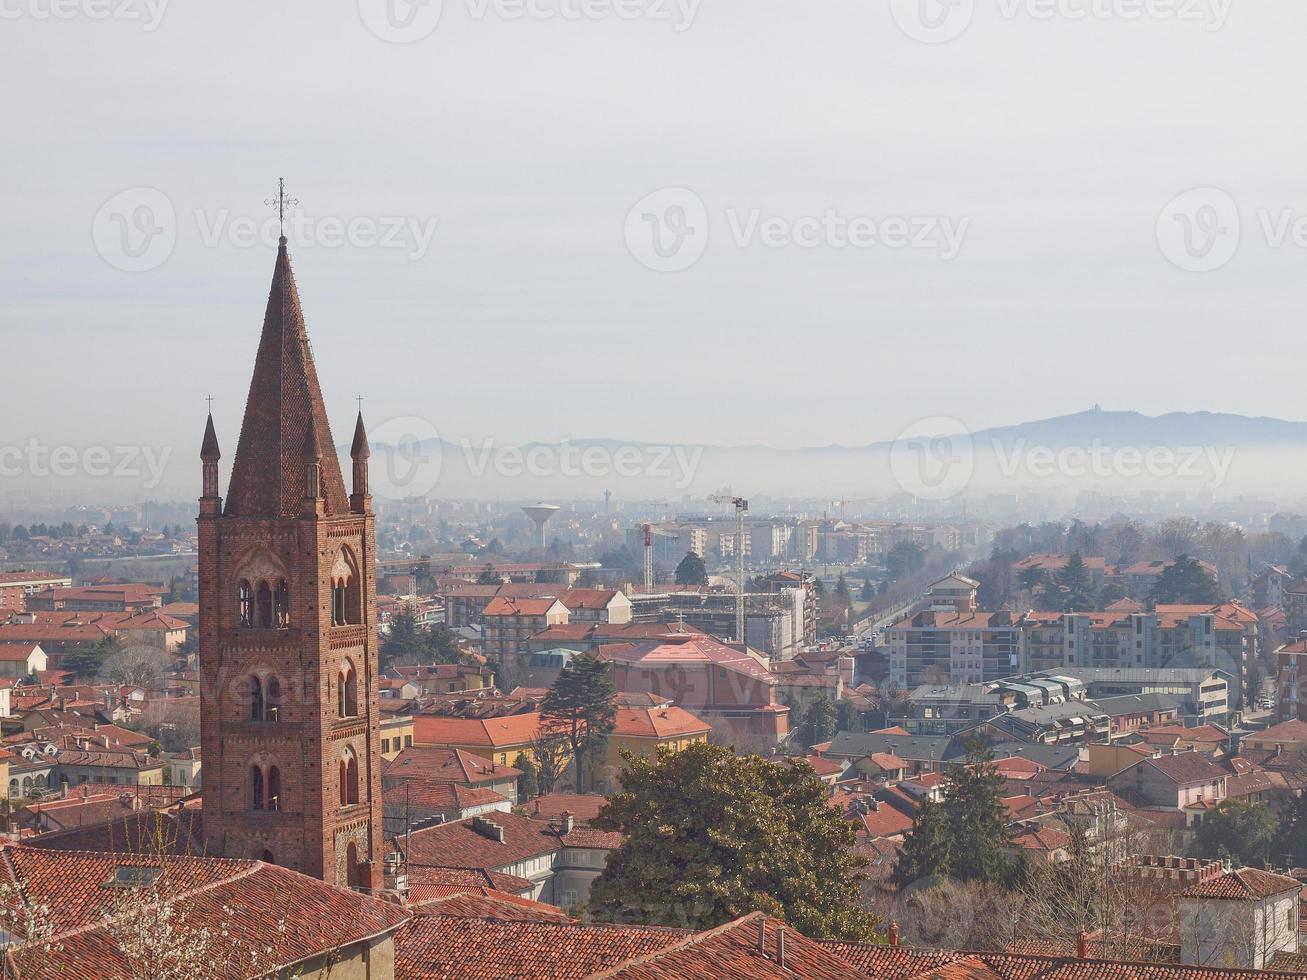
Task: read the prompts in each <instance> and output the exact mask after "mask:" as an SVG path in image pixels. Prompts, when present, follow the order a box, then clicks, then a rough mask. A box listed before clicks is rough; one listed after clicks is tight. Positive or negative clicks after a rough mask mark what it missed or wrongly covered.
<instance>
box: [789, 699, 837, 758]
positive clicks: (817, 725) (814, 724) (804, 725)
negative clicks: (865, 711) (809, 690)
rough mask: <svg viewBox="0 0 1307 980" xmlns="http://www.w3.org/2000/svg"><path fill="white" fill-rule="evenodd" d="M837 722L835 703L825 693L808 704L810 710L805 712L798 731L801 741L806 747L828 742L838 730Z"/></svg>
mask: <svg viewBox="0 0 1307 980" xmlns="http://www.w3.org/2000/svg"><path fill="white" fill-rule="evenodd" d="M835 723H836V715H835V705H834V704H832V703H831V699H830V698H828V697H827V696H826V695H824V694H823V695H821V696H820V697H818V698H816V699H815V700H814V701H813V702H812V704H810V705H808V710H807V711H805V712H804V713H803V721H802V722H801V723H800V725H799V731H798V736H799V741H800V742H801V743H802V745H803V747H804V748H811V747H812V746H814V745H818V744H820V743H822V742H828V741H830V740H831V739H832V738H834V737H835V732H836V731H838V729H837V728H836V727H835Z"/></svg>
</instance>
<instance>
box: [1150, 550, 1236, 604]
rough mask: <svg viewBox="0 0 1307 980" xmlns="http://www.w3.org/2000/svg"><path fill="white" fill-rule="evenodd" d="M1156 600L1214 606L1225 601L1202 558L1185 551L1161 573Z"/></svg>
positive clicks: (1154, 591) (1153, 597)
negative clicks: (1186, 553)
mask: <svg viewBox="0 0 1307 980" xmlns="http://www.w3.org/2000/svg"><path fill="white" fill-rule="evenodd" d="M1152 600H1153V604H1154V605H1163V606H1214V605H1216V604H1217V603H1218V602H1220V601H1221V590H1220V589H1219V588H1218V587H1217V585H1216V581H1215V580H1214V579H1213V578H1212V577H1211V576H1210V575H1208V574H1207V572H1206V570H1205V569H1204V568H1203V566H1202V565H1200V564H1198V559H1196V558H1191V557H1190V556H1189V555H1181V556H1180V557H1179V558H1177V559H1176V560H1175V563H1174V564H1172V565H1169V566H1168V567H1167V568H1166V569H1164V570H1163V571H1162V574H1161V575H1160V576H1158V579H1157V585H1155V586H1154V587H1153V595H1152Z"/></svg>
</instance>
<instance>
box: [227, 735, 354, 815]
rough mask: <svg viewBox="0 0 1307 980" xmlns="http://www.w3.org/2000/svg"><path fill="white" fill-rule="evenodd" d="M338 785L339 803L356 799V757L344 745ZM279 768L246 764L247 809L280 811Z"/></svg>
mask: <svg viewBox="0 0 1307 980" xmlns="http://www.w3.org/2000/svg"><path fill="white" fill-rule="evenodd" d="M338 766H339V773H338V775H339V780H338V782H339V788H340V805H341V806H351V805H352V804H355V803H358V802H359V759H358V756H357V755H356V754H355V753H354V750H353V749H352V748H349V747H348V746H346V747H345V748H344V749H343V750H342V751H341V753H340V759H339V760H338ZM281 793H282V789H281V767H280V766H278V765H276V764H275V763H257V762H256V763H251V764H250V809H251V810H264V811H268V812H277V811H280V810H281V803H282V795H281Z"/></svg>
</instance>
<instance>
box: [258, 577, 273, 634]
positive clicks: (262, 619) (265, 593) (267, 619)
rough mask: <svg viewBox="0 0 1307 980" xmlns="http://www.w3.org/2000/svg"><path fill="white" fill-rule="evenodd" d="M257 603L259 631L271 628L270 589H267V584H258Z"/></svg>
mask: <svg viewBox="0 0 1307 980" xmlns="http://www.w3.org/2000/svg"><path fill="white" fill-rule="evenodd" d="M257 601H258V622H259V627H260V628H261V629H269V628H271V626H272V589H270V588H269V587H268V583H267V582H260V583H259V594H258V600H257Z"/></svg>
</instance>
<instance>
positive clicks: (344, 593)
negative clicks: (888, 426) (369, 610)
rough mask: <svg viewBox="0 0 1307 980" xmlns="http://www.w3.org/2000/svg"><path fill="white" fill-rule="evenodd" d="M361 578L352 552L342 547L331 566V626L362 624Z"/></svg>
mask: <svg viewBox="0 0 1307 980" xmlns="http://www.w3.org/2000/svg"><path fill="white" fill-rule="evenodd" d="M361 582H362V577H361V576H360V575H359V566H358V562H357V561H356V560H355V558H354V552H352V551H351V550H350V549H349V548H344V547H342V548H341V549H340V552H339V554H337V555H336V560H335V562H334V563H333V564H332V566H331V625H332V626H345V625H348V624H351V623H361V622H363V592H362V587H361Z"/></svg>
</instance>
